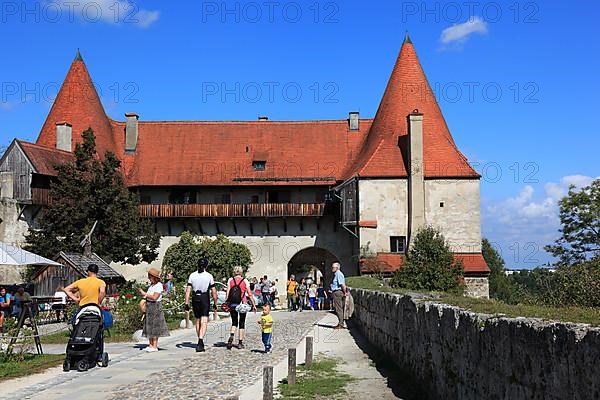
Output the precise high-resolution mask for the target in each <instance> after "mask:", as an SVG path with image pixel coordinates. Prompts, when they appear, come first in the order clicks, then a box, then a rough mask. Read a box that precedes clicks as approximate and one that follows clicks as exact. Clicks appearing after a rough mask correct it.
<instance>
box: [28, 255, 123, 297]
mask: <svg viewBox="0 0 600 400" xmlns="http://www.w3.org/2000/svg"><path fill="white" fill-rule="evenodd" d="M54 260H55V261H57V262H59V263H60V264H62V265H61V266H47V267H43V268H42V269H40V270H39V271H38V272H37V273H36V274H35V275H34V277H33V279H32V282H33V284H34V287H35V289H34V291H35V295H36V296H53V295H54V293H55V292H56V290H57V289H58V288H59V287H61V286H63V287H64V286H68V285H70V284H71V283H73V282H75V281H76V280H78V279H81V278H85V277H87V268H88V266H89V265H90V264H96V265H97V266H98V278H100V279H102V280H103V281H104V282H106V294H107V295H111V294H115V293H117V291H118V285H119V284H121V283H124V282H125V278H123V276H122V275H121V274H119V273H118V272H116V271H115V270H114V269H112V268H111V267H110V266H109V265H108V264H107V263H106V262H105V261H104V260H103V259H102V258H100V256H98V255H97V254H96V253H91V254H90V255H89V256H86V255H83V254H81V253H65V252H62V251H61V252H60V253H59V254H58V256H56V257H55V258H54Z"/></svg>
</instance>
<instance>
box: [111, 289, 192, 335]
mask: <svg viewBox="0 0 600 400" xmlns="http://www.w3.org/2000/svg"><path fill="white" fill-rule="evenodd" d="M147 286H148V285H143V284H139V283H137V282H134V281H129V282H127V283H125V284H124V285H123V286H122V287H121V288H120V290H119V293H118V294H114V295H113V296H112V298H110V299H108V301H107V306H108V307H109V308H110V310H111V312H112V313H113V316H114V318H115V328H114V329H115V330H116V331H118V332H126V333H133V332H135V331H136V330H138V329H142V328H143V326H144V323H143V320H142V316H143V314H142V311H141V309H140V301H141V300H142V296H140V294H139V293H138V291H137V289H138V288H142V289H144V290H146V289H147ZM184 302H185V284H184V283H182V284H176V285H175V290H173V291H171V292H170V293H168V294H167V293H163V298H162V306H163V310H164V313H165V318H166V319H167V321H178V320H181V319H183V317H184V314H183V304H184Z"/></svg>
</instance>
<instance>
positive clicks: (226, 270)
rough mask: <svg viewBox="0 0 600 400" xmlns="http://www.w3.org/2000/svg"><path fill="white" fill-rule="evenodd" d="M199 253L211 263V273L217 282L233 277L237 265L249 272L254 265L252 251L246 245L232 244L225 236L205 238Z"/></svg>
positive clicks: (202, 240)
mask: <svg viewBox="0 0 600 400" xmlns="http://www.w3.org/2000/svg"><path fill="white" fill-rule="evenodd" d="M199 253H200V256H201V257H206V258H207V259H208V261H209V263H210V272H211V273H212V274H213V275H214V277H215V279H216V280H223V279H225V278H229V277H231V276H232V275H233V267H235V266H236V265H239V266H241V267H242V268H244V271H247V270H248V267H250V264H252V254H251V253H250V249H248V247H247V246H246V245H244V244H241V243H236V242H232V241H231V240H229V238H227V237H226V236H225V235H217V237H216V238H214V239H211V238H208V237H204V238H202V239H201V240H200V246H199Z"/></svg>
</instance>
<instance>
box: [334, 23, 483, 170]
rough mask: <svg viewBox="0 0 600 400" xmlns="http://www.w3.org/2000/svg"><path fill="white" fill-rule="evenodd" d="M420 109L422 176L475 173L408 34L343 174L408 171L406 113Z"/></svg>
mask: <svg viewBox="0 0 600 400" xmlns="http://www.w3.org/2000/svg"><path fill="white" fill-rule="evenodd" d="M415 110H418V112H420V113H422V114H423V147H424V149H423V158H424V163H425V176H428V177H446V176H447V177H462V176H464V177H477V176H478V174H477V173H476V172H475V171H474V170H473V169H472V168H471V166H470V165H469V164H468V162H467V160H466V158H465V157H464V156H463V155H462V154H461V153H460V151H459V150H458V149H457V148H456V145H455V144H454V141H453V140H452V136H451V135H450V132H449V130H448V126H447V125H446V121H445V120H444V117H443V115H442V112H441V110H440V108H439V106H438V104H437V101H436V99H435V96H434V94H433V91H432V90H431V87H430V86H429V82H428V81H427V77H426V76H425V73H424V72H423V68H422V67H421V63H420V62H419V59H418V57H417V53H416V52H415V49H414V46H413V43H412V41H411V40H410V37H409V36H408V33H407V34H406V37H405V39H404V43H403V44H402V48H401V49H400V54H399V55H398V59H397V61H396V64H395V66H394V69H393V71H392V74H391V76H390V79H389V81H388V84H387V87H386V89H385V93H384V95H383V98H382V99H381V103H380V104H379V108H378V110H377V114H376V115H375V119H374V121H373V124H372V126H371V129H370V131H369V134H368V136H367V138H366V140H365V144H364V145H363V148H362V150H361V152H360V154H359V156H358V157H357V159H356V162H355V163H354V164H353V165H352V166H351V167H350V168H349V169H348V170H347V173H346V174H345V175H346V178H349V177H351V176H355V175H359V176H364V177H404V176H407V169H408V165H407V164H406V159H407V157H406V154H407V152H406V148H407V144H408V143H407V140H408V136H407V134H408V124H407V116H408V114H410V113H411V112H413V111H415Z"/></svg>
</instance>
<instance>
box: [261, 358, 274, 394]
mask: <svg viewBox="0 0 600 400" xmlns="http://www.w3.org/2000/svg"><path fill="white" fill-rule="evenodd" d="M263 400H273V367H272V366H267V367H263Z"/></svg>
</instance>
